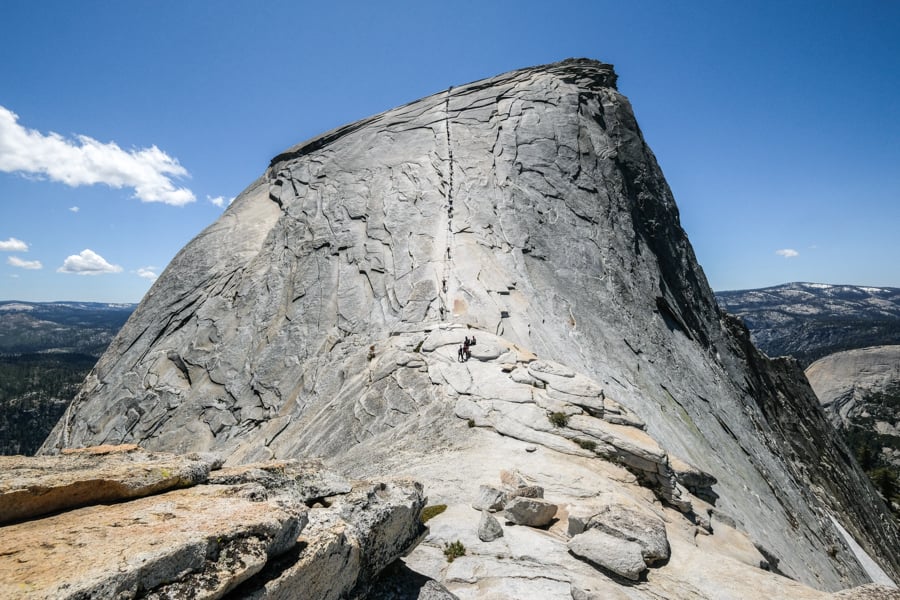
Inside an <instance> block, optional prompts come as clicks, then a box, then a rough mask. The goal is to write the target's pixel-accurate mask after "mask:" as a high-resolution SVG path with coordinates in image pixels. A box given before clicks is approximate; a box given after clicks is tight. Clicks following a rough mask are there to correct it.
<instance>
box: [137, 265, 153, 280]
mask: <svg viewBox="0 0 900 600" xmlns="http://www.w3.org/2000/svg"><path fill="white" fill-rule="evenodd" d="M135 272H136V273H137V275H138V277H143V278H144V279H149V280H150V281H154V280H155V279H156V278H157V277H159V275H157V274H156V267H141V268H140V269H138V270H137V271H135Z"/></svg>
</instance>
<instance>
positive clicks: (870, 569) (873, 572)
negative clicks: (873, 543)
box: [828, 515, 897, 588]
mask: <svg viewBox="0 0 900 600" xmlns="http://www.w3.org/2000/svg"><path fill="white" fill-rule="evenodd" d="M828 516H829V517H831V522H832V523H834V526H835V527H836V528H837V530H838V531H839V532H840V533H841V535H842V536H843V537H844V541H845V542H847V545H848V546H849V547H850V550H851V551H852V552H853V555H854V556H855V557H856V560H858V561H859V564H860V566H861V567H862V568H863V569H864V570H865V572H866V574H867V575H868V576H869V578H870V579H871V580H872V583H879V584H881V585H886V586H888V587H893V588H895V587H897V584H896V583H894V581H893V580H892V579H891V578H890V577H888V574H887V573H885V572H884V570H883V569H882V568H881V567H880V566H878V563H877V562H875V561H874V560H872V557H871V556H869V555H868V554H867V553H866V551H865V550H863V549H862V546H860V545H859V544H857V543H856V540H855V539H853V536H852V535H850V532H848V531H847V530H846V529H844V528H843V526H842V525H841V524H840V523H838V520H837V519H835V518H834V515H828Z"/></svg>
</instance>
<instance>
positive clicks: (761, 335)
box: [716, 283, 900, 367]
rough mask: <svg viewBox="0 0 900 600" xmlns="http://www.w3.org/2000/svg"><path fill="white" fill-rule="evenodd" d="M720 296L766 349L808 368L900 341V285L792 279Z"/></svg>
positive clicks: (720, 293)
mask: <svg viewBox="0 0 900 600" xmlns="http://www.w3.org/2000/svg"><path fill="white" fill-rule="evenodd" d="M716 300H717V301H718V303H719V306H721V307H722V308H723V309H724V310H725V311H726V312H728V313H730V314H733V315H736V316H738V317H740V318H741V319H743V321H744V323H745V324H746V325H747V327H748V328H749V329H750V334H751V336H752V338H753V341H754V343H755V344H756V345H757V346H758V347H759V348H760V349H761V350H762V351H763V352H765V353H766V354H768V355H769V356H782V355H790V356H793V357H795V358H796V359H798V360H799V361H800V362H801V364H803V366H804V367H806V366H808V365H809V364H811V363H812V362H813V361H815V360H818V359H819V358H822V357H823V356H827V355H829V354H833V353H835V352H840V351H843V350H850V349H853V348H866V347H869V346H882V345H890V344H900V288H889V287H866V286H855V285H831V284H824V283H787V284H784V285H777V286H773V287H768V288H762V289H756V290H740V291H729V292H716Z"/></svg>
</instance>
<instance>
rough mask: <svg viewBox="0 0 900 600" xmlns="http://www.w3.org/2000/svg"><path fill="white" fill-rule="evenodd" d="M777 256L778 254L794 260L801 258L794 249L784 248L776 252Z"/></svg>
mask: <svg viewBox="0 0 900 600" xmlns="http://www.w3.org/2000/svg"><path fill="white" fill-rule="evenodd" d="M775 254H777V255H778V256H783V257H785V258H794V257H795V256H800V253H799V252H797V251H796V250H794V249H793V248H782V249H781V250H776V251H775Z"/></svg>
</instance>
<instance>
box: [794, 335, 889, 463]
mask: <svg viewBox="0 0 900 600" xmlns="http://www.w3.org/2000/svg"><path fill="white" fill-rule="evenodd" d="M805 373H806V377H807V379H809V383H810V385H811V386H812V388H813V390H814V391H815V392H816V396H817V397H818V399H819V402H821V404H822V408H823V409H824V410H825V414H826V415H828V418H829V420H830V421H831V423H832V424H833V425H834V426H835V427H836V428H837V429H838V430H839V431H841V432H842V433H843V434H844V436H845V437H848V436H849V435H853V436H854V437H855V438H856V440H857V441H858V442H863V440H865V441H869V442H870V446H871V447H874V452H873V454H875V455H876V456H875V457H873V458H874V459H875V460H877V461H878V462H881V463H883V464H887V465H891V466H892V467H893V468H894V470H895V471H897V472H898V473H900V346H874V347H872V348H860V349H858V350H848V351H846V352H837V353H835V354H831V355H829V356H826V357H825V358H820V359H819V360H817V361H816V362H814V363H813V364H811V365H809V367H807V369H806V371H805ZM879 455H880V456H879ZM879 459H880V460H879ZM873 462H874V461H873Z"/></svg>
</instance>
